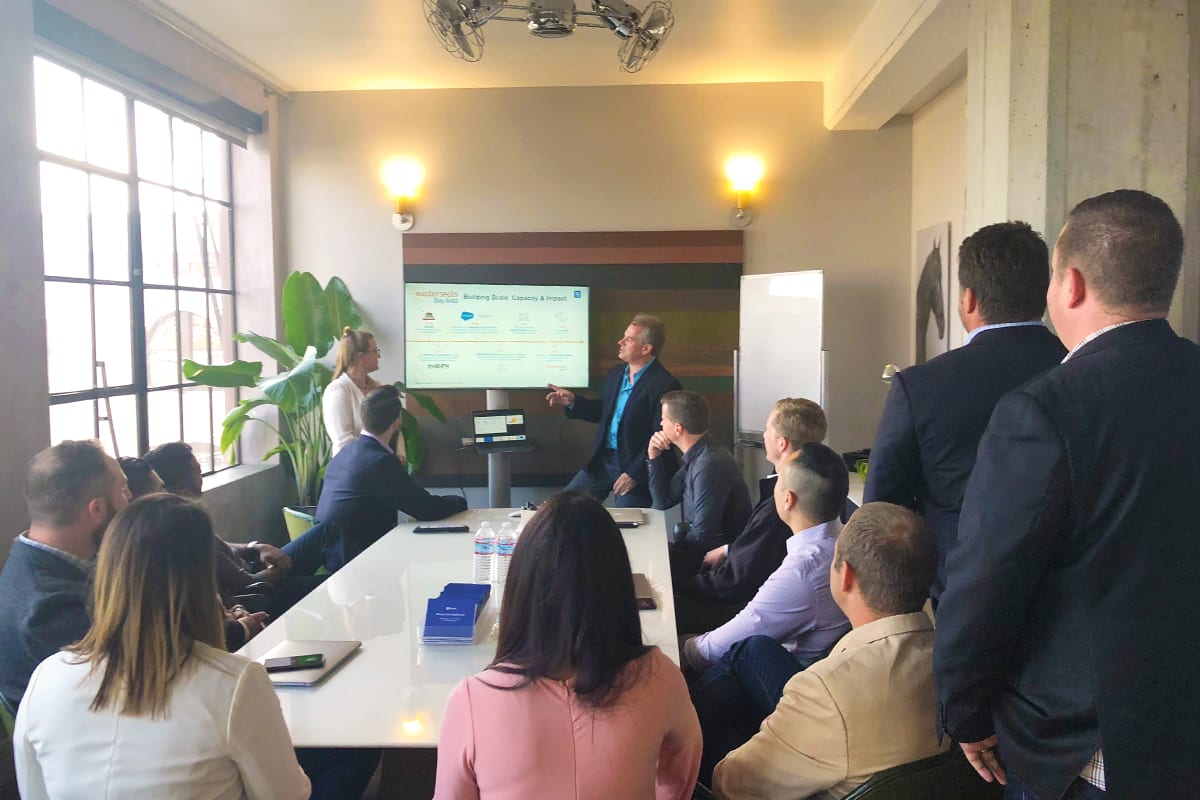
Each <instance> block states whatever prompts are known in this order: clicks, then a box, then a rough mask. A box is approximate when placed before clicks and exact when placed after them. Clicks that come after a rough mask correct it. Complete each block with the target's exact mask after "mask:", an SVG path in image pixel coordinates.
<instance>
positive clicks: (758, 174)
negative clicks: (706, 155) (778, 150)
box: [725, 154, 764, 192]
mask: <svg viewBox="0 0 1200 800" xmlns="http://www.w3.org/2000/svg"><path fill="white" fill-rule="evenodd" d="M763 169H764V167H763V162H762V159H761V158H759V157H758V156H754V155H749V154H740V155H734V156H730V157H729V159H728V160H727V161H726V162H725V177H727V178H729V183H730V184H731V185H732V186H733V190H734V191H735V192H752V191H754V187H755V186H757V185H758V182H759V181H760V180H762V176H763Z"/></svg>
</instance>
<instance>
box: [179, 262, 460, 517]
mask: <svg viewBox="0 0 1200 800" xmlns="http://www.w3.org/2000/svg"><path fill="white" fill-rule="evenodd" d="M282 300H283V302H282V307H283V330H284V335H283V341H279V340H277V339H272V338H270V337H267V336H262V335H259V334H256V333H252V332H251V333H238V334H235V335H234V338H235V339H237V341H239V342H243V343H246V344H250V345H253V346H254V347H255V348H257V349H258V350H260V351H261V352H262V353H263V355H265V356H267V357H268V358H270V359H272V360H273V361H276V362H278V364H279V369H280V372H279V374H277V375H272V376H268V377H265V378H264V377H262V366H263V365H262V362H261V361H242V360H240V359H239V360H237V361H234V362H232V363H229V364H211V365H210V364H199V363H197V362H195V361H192V360H185V361H184V362H183V374H184V377H186V378H187V379H188V380H191V381H195V382H196V383H199V384H202V385H204V386H215V387H221V388H230V387H242V388H257V389H259V390H261V392H262V394H261V395H259V396H257V397H252V398H249V399H247V400H242V401H241V402H239V403H238V405H237V406H236V407H235V408H234V409H233V410H232V411H230V412H229V414H228V415H227V416H226V417H225V419H224V420H223V421H222V423H221V451H222V452H223V453H224V454H225V457H226V458H227V459H228V460H229V463H235V462H236V460H237V447H236V445H237V442H238V439H239V438H240V437H241V435H242V430H243V429H244V428H245V426H246V424H247V423H248V422H257V423H259V424H262V425H266V426H267V427H268V428H270V429H271V430H272V431H273V432H274V433H275V434H276V436H278V437H279V444H278V445H276V446H275V447H274V448H272V449H271V450H270V451H269V452H268V453H267V454H266V455H265V456H263V460H264V461H265V460H266V459H268V458H270V457H271V456H273V455H276V454H282V455H284V456H286V458H287V461H288V463H289V464H290V465H291V470H292V475H293V477H294V479H295V481H296V494H297V496H298V497H299V502H300V505H302V506H311V505H315V504H316V501H317V498H318V497H320V494H321V481H322V480H323V479H324V476H325V466H326V465H327V464H328V463H329V458H330V451H331V447H332V444H331V442H330V440H329V436H328V435H327V434H326V432H325V423H324V420H323V419H322V416H321V396H322V394H323V393H324V391H325V387H327V386H328V385H329V382H330V380H331V379H332V378H333V372H332V370H331V369H330V368H329V366H328V365H327V364H326V363H323V362H322V361H321V359H323V358H325V357H326V356H327V355H329V353H330V350H331V349H332V348H333V346H334V345H335V344H336V343H337V341H338V339H339V337H340V336H341V332H342V329H343V328H344V327H350V328H355V329H357V328H360V327H361V326H362V317H361V316H360V315H359V313H358V309H357V307H356V306H355V305H354V299H353V298H352V297H351V295H350V291H349V290H348V289H347V288H346V284H345V283H343V282H342V280H341V279H340V278H336V277H335V278H331V279H330V280H329V283H328V284H327V285H326V286H325V287H324V288H322V287H321V284H320V282H319V281H318V280H317V279H316V277H315V276H313V274H312V273H309V272H293V273H292V274H290V275H289V276H288V277H287V280H286V281H284V284H283V298H282ZM397 386H398V387H399V388H402V387H403V385H402V384H400V383H397ZM411 394H412V395H413V397H414V398H415V399H416V400H417V402H418V403H420V404H421V406H422V407H423V408H425V409H426V410H427V411H429V412H430V413H431V414H432V415H433V416H434V417H435V418H436V419H438V421H439V422H444V421H445V417H444V415H442V413H441V409H438V408H437V404H436V403H434V401H433V400H432V399H431V398H429V397H427V396H424V395H417V394H416V393H411ZM259 406H275V407H276V408H277V409H278V411H279V418H280V422H281V424H280V426H279V427H275V426H274V425H272V424H271V423H270V422H268V421H267V420H264V419H261V418H260V417H257V416H253V415H252V414H251V413H250V412H252V411H253V410H254V409H256V408H258V407H259ZM435 412H436V413H435ZM411 417H412V415H411V414H409V413H408V411H407V410H405V411H404V419H403V420H402V422H401V426H402V430H403V432H404V437H405V444H406V447H407V448H408V452H409V470H410V471H415V470H416V469H418V468H419V467H420V455H421V454H422V453H423V447H422V444H423V443H422V442H421V432H420V428H419V427H418V426H417V425H416V420H415V419H410V418H411ZM414 452H415V453H416V455H417V458H416V459H415V463H414V458H413V454H414Z"/></svg>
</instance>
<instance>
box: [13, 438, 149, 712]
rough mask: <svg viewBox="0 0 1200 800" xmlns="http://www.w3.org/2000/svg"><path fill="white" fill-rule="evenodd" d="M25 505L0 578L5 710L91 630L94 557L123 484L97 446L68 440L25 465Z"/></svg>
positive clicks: (124, 500) (124, 497)
mask: <svg viewBox="0 0 1200 800" xmlns="http://www.w3.org/2000/svg"><path fill="white" fill-rule="evenodd" d="M25 502H26V504H27V505H28V507H29V518H30V520H31V521H30V525H29V530H27V531H26V532H25V533H22V534H21V535H20V536H18V537H17V538H16V540H15V541H14V542H13V544H12V551H11V552H10V553H9V555H8V561H7V562H6V563H5V565H4V571H3V572H0V694H3V695H4V699H5V700H6V701H7V702H8V704H9V705H10V706H11V707H12V708H16V707H17V705H18V704H19V703H20V702H21V698H22V697H23V696H24V694H25V688H26V686H27V685H28V684H29V676H30V675H32V674H33V670H34V668H35V667H37V665H38V664H40V663H41V662H42V661H43V660H44V659H46V658H47V657H49V656H50V655H52V654H54V653H56V652H57V651H58V650H60V649H61V648H63V647H65V646H66V645H68V644H72V643H74V642H77V641H79V640H80V639H81V638H83V635H84V634H85V633H87V630H88V628H89V627H91V624H92V620H91V617H90V615H89V614H88V595H89V593H90V591H91V580H92V574H93V572H94V571H95V559H96V551H97V550H98V549H99V547H100V540H101V539H102V538H103V536H104V531H105V529H106V528H107V527H108V523H109V522H111V521H112V518H113V517H115V516H116V515H117V512H118V511H120V510H121V509H122V508H124V507H125V506H126V504H128V503H129V486H128V484H127V483H126V481H125V474H124V473H123V472H121V467H120V466H118V465H117V462H116V460H115V459H113V458H112V457H110V456H108V455H106V454H105V453H104V451H103V450H101V449H100V446H99V445H98V444H96V443H95V442H88V441H82V442H70V441H68V442H62V443H61V444H58V445H55V446H54V447H48V448H46V449H45V450H43V451H42V452H40V453H38V454H37V455H36V456H34V457H33V460H32V461H30V462H29V468H28V470H27V472H26V474H25Z"/></svg>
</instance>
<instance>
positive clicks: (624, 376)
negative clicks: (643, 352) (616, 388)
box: [621, 356, 658, 386]
mask: <svg viewBox="0 0 1200 800" xmlns="http://www.w3.org/2000/svg"><path fill="white" fill-rule="evenodd" d="M657 360H658V358H657V357H655V356H650V360H649V361H647V362H646V363H645V364H642V368H641V369H639V370H638V371H637V372H635V373H633V380H630V379H629V365H628V364H626V365H625V372H624V373H623V374H622V375H621V385H622V386H624V385H625V384H627V383H630V384H632V383H637V382H638V379H639V378H641V377H642V375H643V373H645V372H646V370H648V369H650V365H651V364H653V363H654V362H655V361H657Z"/></svg>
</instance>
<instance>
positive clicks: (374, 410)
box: [283, 386, 467, 575]
mask: <svg viewBox="0 0 1200 800" xmlns="http://www.w3.org/2000/svg"><path fill="white" fill-rule="evenodd" d="M361 409H362V419H363V431H362V434H361V435H360V436H359V437H358V438H357V439H354V440H353V441H351V442H350V443H349V444H347V445H346V446H345V447H343V448H342V449H341V451H340V452H339V453H338V454H337V455H336V456H334V457H333V460H332V461H330V462H329V466H328V467H327V468H326V470H325V483H324V485H323V486H322V487H321V499H320V500H319V501H318V502H317V514H316V517H317V524H316V525H315V526H314V527H313V528H312V529H311V530H309V531H308V532H307V533H305V534H304V535H303V536H300V537H299V538H297V539H296V540H295V541H294V542H291V543H290V544H287V545H285V546H284V548H283V552H284V553H285V554H286V555H287V556H289V557H290V558H291V560H292V565H293V570H294V571H295V572H296V573H297V574H300V575H309V574H312V573H313V572H315V571H316V570H317V569H318V568H320V567H322V566H324V567H325V568H326V569H328V570H329V571H330V572H336V571H337V570H339V569H341V568H342V566H343V565H344V564H345V563H346V562H347V561H349V560H350V559H352V558H354V557H355V556H357V555H358V554H359V553H361V552H362V551H363V550H366V549H367V548H368V547H370V546H371V545H372V544H374V543H375V542H377V541H378V540H379V539H380V538H381V537H382V536H383V535H384V534H385V533H387V532H388V531H390V530H391V529H392V528H394V527H396V513H397V512H398V511H403V512H404V513H405V514H408V515H409V516H411V517H415V518H416V519H419V520H435V519H442V518H444V517H448V516H450V515H451V514H457V513H458V512H460V511H465V510H466V508H467V501H466V500H465V499H464V498H462V497H459V496H457V495H448V496H440V495H434V494H430V493H429V492H427V491H425V489H423V488H421V487H420V486H418V485H417V483H416V482H415V481H414V480H413V479H412V478H411V477H410V476H409V474H408V471H407V470H406V469H405V468H404V464H402V463H401V462H400V460H399V459H398V458H396V455H395V450H394V449H393V447H392V443H393V442H394V441H395V439H396V436H398V435H399V433H400V420H401V416H402V415H401V411H402V406H401V403H400V393H399V392H398V391H397V390H396V387H394V386H383V387H381V388H379V389H376V390H374V391H372V392H371V393H370V394H368V395H367V396H366V397H364V398H363V400H362V406H361Z"/></svg>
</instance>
